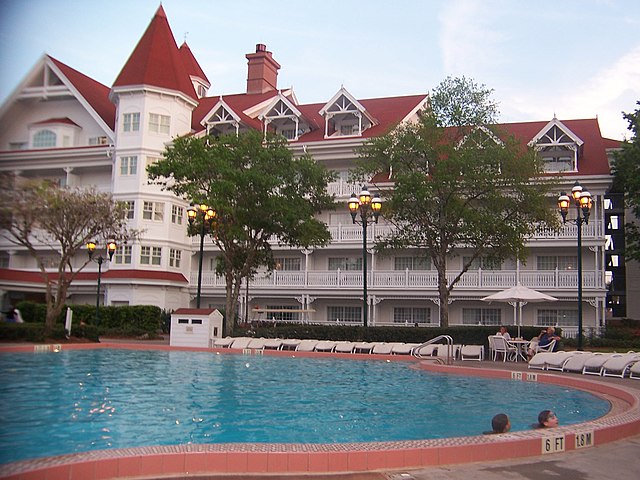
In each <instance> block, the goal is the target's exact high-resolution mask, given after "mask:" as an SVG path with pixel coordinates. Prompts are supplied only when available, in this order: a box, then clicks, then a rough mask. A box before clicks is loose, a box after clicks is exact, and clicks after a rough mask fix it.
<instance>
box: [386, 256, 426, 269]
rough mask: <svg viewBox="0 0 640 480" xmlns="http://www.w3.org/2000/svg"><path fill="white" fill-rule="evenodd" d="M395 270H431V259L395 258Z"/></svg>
mask: <svg viewBox="0 0 640 480" xmlns="http://www.w3.org/2000/svg"><path fill="white" fill-rule="evenodd" d="M393 269H394V270H431V259H430V258H426V257H395V258H394V259H393Z"/></svg>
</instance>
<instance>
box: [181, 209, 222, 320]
mask: <svg viewBox="0 0 640 480" xmlns="http://www.w3.org/2000/svg"><path fill="white" fill-rule="evenodd" d="M187 216H188V217H189V225H190V226H191V227H193V226H194V225H195V223H196V221H197V220H199V221H200V258H199V259H198V293H197V295H196V308H200V292H201V290H202V255H203V252H204V237H205V234H206V233H207V232H206V230H205V228H206V226H207V225H209V223H210V222H212V221H213V219H214V218H215V217H216V211H215V210H214V209H213V208H210V207H209V206H207V205H205V204H203V203H201V204H199V205H198V204H195V205H194V204H192V205H191V208H189V209H188V210H187ZM198 217H199V218H198Z"/></svg>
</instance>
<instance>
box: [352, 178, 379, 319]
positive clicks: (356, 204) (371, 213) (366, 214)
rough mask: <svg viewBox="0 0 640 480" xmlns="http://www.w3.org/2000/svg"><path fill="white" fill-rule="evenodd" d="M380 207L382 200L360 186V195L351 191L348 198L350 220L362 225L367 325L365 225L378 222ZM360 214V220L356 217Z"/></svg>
mask: <svg viewBox="0 0 640 480" xmlns="http://www.w3.org/2000/svg"><path fill="white" fill-rule="evenodd" d="M381 208H382V200H380V197H379V196H378V195H377V194H376V195H374V196H373V198H371V194H370V193H369V191H368V190H367V189H366V187H362V191H361V192H360V195H359V196H357V197H356V194H355V193H353V194H352V195H351V198H350V199H349V211H350V212H351V220H353V223H354V224H356V223H357V224H360V225H362V308H363V317H362V318H363V325H364V326H365V327H366V326H367V320H368V316H369V304H368V302H367V225H368V224H369V221H370V220H373V221H374V222H375V223H378V217H379V216H380V209H381ZM358 213H359V214H360V220H359V221H358V220H356V217H357V216H358Z"/></svg>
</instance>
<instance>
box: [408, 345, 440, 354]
mask: <svg viewBox="0 0 640 480" xmlns="http://www.w3.org/2000/svg"><path fill="white" fill-rule="evenodd" d="M413 354H414V355H415V356H417V357H433V356H436V355H438V345H436V344H435V343H430V344H429V345H425V346H424V347H420V348H415V349H414V350H413Z"/></svg>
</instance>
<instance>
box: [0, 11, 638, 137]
mask: <svg viewBox="0 0 640 480" xmlns="http://www.w3.org/2000/svg"><path fill="white" fill-rule="evenodd" d="M159 5H160V1H159V0H126V1H124V0H0V105H1V104H3V103H4V102H5V101H6V100H7V99H8V97H9V96H10V95H11V94H12V93H13V92H14V90H15V89H16V88H17V87H18V85H19V84H20V82H21V81H22V80H23V79H24V78H25V76H26V75H27V74H28V73H29V71H30V70H31V69H32V68H33V67H34V65H35V64H36V62H38V60H39V59H40V58H41V57H42V55H43V54H45V53H47V54H49V55H50V56H52V57H54V58H56V59H57V60H59V61H61V62H63V63H65V64H67V65H68V66H70V67H72V68H75V69H76V70H79V71H80V72H82V73H84V74H85V75H88V76H90V77H92V78H93V79H95V80H97V81H99V82H101V83H103V84H105V85H107V86H111V85H112V84H113V82H114V80H115V79H116V77H117V76H118V74H119V72H120V70H121V69H122V67H123V65H124V64H125V63H126V61H127V59H128V58H129V55H130V54H131V52H132V51H133V49H134V48H135V46H136V44H137V43H138V41H139V40H140V38H141V37H142V34H143V33H144V31H145V29H146V28H147V26H148V25H149V22H150V21H151V19H152V18H153V15H154V14H155V12H156V10H157V8H158V6H159ZM162 6H163V8H164V10H165V12H166V14H167V17H168V20H169V25H170V26H171V29H172V31H173V34H174V36H175V39H176V42H177V44H178V45H181V44H182V42H183V41H184V40H185V39H186V41H187V44H188V45H189V47H190V48H191V51H192V52H193V54H194V56H195V57H196V59H197V60H198V62H199V63H200V65H201V67H202V69H203V71H204V72H205V74H206V75H207V77H208V78H209V81H210V82H211V84H212V88H211V89H210V90H209V95H211V96H218V95H221V94H222V95H226V94H233V93H243V92H244V91H245V89H246V78H247V77H246V75H247V61H246V58H245V55H246V54H247V53H252V52H255V46H256V44H258V43H263V44H265V45H266V46H267V50H269V51H271V52H273V57H274V59H275V60H276V61H277V62H278V63H279V64H280V65H281V67H282V68H281V69H280V71H279V75H278V87H279V88H289V87H293V88H294V91H295V94H296V96H297V98H298V100H299V102H300V103H303V104H305V103H324V102H327V101H328V100H330V99H331V97H332V96H333V95H334V94H335V93H336V92H337V91H338V90H339V89H340V87H341V86H344V87H345V88H346V89H347V90H348V91H349V92H350V93H351V94H352V95H353V96H354V97H356V98H358V99H367V98H379V97H389V96H401V95H414V94H422V93H424V94H427V93H429V92H430V91H432V90H433V89H434V88H435V87H436V86H437V85H438V84H440V83H441V82H442V81H443V80H444V79H445V78H447V77H448V76H453V77H462V76H464V77H467V78H469V79H472V80H473V81H475V82H476V83H478V84H480V85H485V86H486V87H488V88H490V89H492V90H493V95H492V98H493V99H494V100H496V101H497V102H498V104H499V110H500V117H499V119H500V121H501V122H520V121H539V120H551V119H552V118H553V117H554V115H555V116H556V117H557V118H559V119H560V120H562V119H577V118H595V117H597V118H598V119H599V123H600V129H601V131H602V133H603V135H604V136H605V137H608V138H614V139H623V138H628V137H629V136H630V132H629V130H628V122H627V121H626V120H624V119H623V117H622V112H632V111H634V110H636V109H637V108H638V105H636V102H638V101H640V1H638V0H395V1H390V0H367V1H365V2H363V1H356V0H340V1H338V0H323V1H317V2H314V1H305V2H300V3H297V2H291V1H290V0H289V1H282V0H224V1H222V0H163V1H162Z"/></svg>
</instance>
